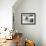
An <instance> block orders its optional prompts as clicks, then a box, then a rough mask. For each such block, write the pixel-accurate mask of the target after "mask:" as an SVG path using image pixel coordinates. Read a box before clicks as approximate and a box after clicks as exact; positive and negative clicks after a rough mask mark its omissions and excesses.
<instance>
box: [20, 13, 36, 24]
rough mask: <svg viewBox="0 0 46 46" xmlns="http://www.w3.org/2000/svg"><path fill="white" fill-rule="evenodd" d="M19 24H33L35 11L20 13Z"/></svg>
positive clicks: (34, 22)
mask: <svg viewBox="0 0 46 46" xmlns="http://www.w3.org/2000/svg"><path fill="white" fill-rule="evenodd" d="M21 24H22V25H35V24H36V13H21Z"/></svg>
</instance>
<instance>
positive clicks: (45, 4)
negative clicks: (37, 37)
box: [41, 0, 46, 46]
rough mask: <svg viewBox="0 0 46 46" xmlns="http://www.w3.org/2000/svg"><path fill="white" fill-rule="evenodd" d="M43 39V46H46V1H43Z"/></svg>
mask: <svg viewBox="0 0 46 46" xmlns="http://www.w3.org/2000/svg"><path fill="white" fill-rule="evenodd" d="M41 38H42V39H41V40H42V46H46V0H42V1H41Z"/></svg>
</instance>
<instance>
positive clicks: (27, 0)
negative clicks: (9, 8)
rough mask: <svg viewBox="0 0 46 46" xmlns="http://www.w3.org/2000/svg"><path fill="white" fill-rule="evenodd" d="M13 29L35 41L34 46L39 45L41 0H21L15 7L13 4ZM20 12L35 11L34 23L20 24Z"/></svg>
mask: <svg viewBox="0 0 46 46" xmlns="http://www.w3.org/2000/svg"><path fill="white" fill-rule="evenodd" d="M18 2H19V1H18ZM14 6H15V7H13V12H14V19H15V22H14V24H15V30H18V31H19V32H22V33H23V34H24V37H25V38H26V37H27V38H28V39H32V40H34V41H35V44H36V46H41V28H40V27H41V24H40V22H41V19H40V17H41V1H40V0H23V2H21V3H20V5H18V6H17V7H16V5H14ZM21 13H36V25H22V24H21Z"/></svg>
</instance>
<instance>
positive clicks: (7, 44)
mask: <svg viewBox="0 0 46 46" xmlns="http://www.w3.org/2000/svg"><path fill="white" fill-rule="evenodd" d="M0 46H16V45H15V39H13V40H6V42H4V43H2V44H1V45H0Z"/></svg>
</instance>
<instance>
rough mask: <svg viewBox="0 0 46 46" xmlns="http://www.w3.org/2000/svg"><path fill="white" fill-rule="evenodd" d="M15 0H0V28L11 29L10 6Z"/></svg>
mask: <svg viewBox="0 0 46 46" xmlns="http://www.w3.org/2000/svg"><path fill="white" fill-rule="evenodd" d="M15 2H16V0H0V27H7V28H9V29H11V28H12V6H13V4H14V3H15Z"/></svg>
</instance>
